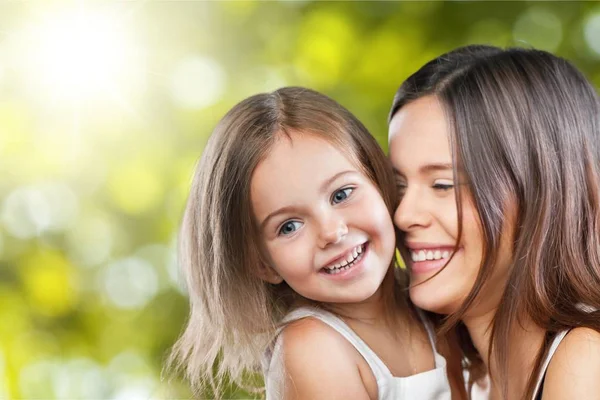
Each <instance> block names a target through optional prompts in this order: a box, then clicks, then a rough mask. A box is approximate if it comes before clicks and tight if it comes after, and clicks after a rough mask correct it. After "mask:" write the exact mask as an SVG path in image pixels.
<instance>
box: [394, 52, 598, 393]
mask: <svg viewBox="0 0 600 400" xmlns="http://www.w3.org/2000/svg"><path fill="white" fill-rule="evenodd" d="M389 139H390V155H391V159H392V163H393V164H394V168H395V170H396V172H397V179H398V182H399V187H400V193H401V196H402V199H401V202H400V205H399V207H398V209H397V210H396V213H395V216H394V221H395V223H396V225H397V226H398V227H399V228H400V229H401V230H402V233H403V234H402V237H401V240H402V245H401V246H400V247H401V251H402V252H403V254H404V255H405V256H406V257H407V258H408V259H409V260H411V261H410V262H409V269H410V275H411V289H410V297H411V299H412V301H413V302H414V304H415V305H417V306H419V307H421V308H424V309H426V310H429V311H432V312H435V313H438V314H443V315H447V316H448V317H447V326H446V328H449V327H452V326H454V325H456V324H458V328H457V329H458V330H459V334H460V336H461V337H462V338H463V339H464V340H463V350H464V354H465V355H466V356H467V358H468V361H469V362H468V363H467V365H468V368H469V369H470V372H471V375H470V376H471V377H472V378H473V379H475V380H476V379H477V378H479V377H481V376H483V375H485V373H486V372H489V374H490V377H491V397H492V398H494V399H500V398H502V399H578V400H582V399H591V398H595V399H597V398H598V393H600V379H598V378H599V377H600V311H598V309H600V106H599V102H598V96H597V94H596V92H595V90H594V88H593V87H592V85H591V84H590V83H589V82H588V81H587V80H586V79H585V78H584V77H583V75H582V74H581V73H580V72H579V71H577V70H576V69H575V68H574V67H573V66H572V65H571V64H569V63H568V62H567V61H565V60H563V59H561V58H558V57H556V56H553V55H551V54H549V53H546V52H543V51H537V50H531V49H518V48H517V49H509V50H501V49H498V48H494V47H488V46H469V47H466V48H462V49H458V50H455V51H453V52H450V53H448V54H444V55H442V56H440V57H439V58H437V59H435V60H433V61H431V62H429V63H428V64H426V65H425V66H423V67H422V68H421V69H420V70H419V71H417V72H416V73H415V74H414V75H412V76H411V77H409V78H408V79H407V80H406V81H405V82H404V83H403V84H402V86H401V87H400V89H399V90H398V92H397V94H396V97H395V99H394V103H393V106H392V110H391V113H390V136H389ZM467 331H468V332H467Z"/></svg>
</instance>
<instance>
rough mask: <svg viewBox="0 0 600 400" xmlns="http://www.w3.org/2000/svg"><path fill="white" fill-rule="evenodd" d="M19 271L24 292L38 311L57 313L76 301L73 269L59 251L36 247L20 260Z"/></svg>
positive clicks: (51, 314)
mask: <svg viewBox="0 0 600 400" xmlns="http://www.w3.org/2000/svg"><path fill="white" fill-rule="evenodd" d="M21 271H22V279H23V283H24V285H25V289H26V293H27V294H28V297H29V299H30V301H31V304H32V306H33V308H34V309H35V310H37V311H38V312H40V313H42V314H45V315H49V316H57V315H61V314H64V313H66V312H68V311H69V310H71V309H72V307H73V306H74V305H75V302H76V300H77V296H76V292H75V290H74V287H73V286H72V282H71V280H72V279H73V276H74V269H73V268H72V266H71V265H70V264H69V262H68V261H67V260H66V258H65V257H64V256H63V255H62V254H61V253H59V252H57V251H54V250H40V251H37V252H35V253H33V254H31V255H29V256H27V257H26V258H25V259H24V260H23V262H22V268H21Z"/></svg>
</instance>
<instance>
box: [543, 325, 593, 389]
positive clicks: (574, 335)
mask: <svg viewBox="0 0 600 400" xmlns="http://www.w3.org/2000/svg"><path fill="white" fill-rule="evenodd" d="M543 393H544V397H543V398H544V399H566V398H572V399H575V398H577V399H580V400H583V399H591V398H597V396H598V393H600V332H598V331H596V330H594V329H591V328H584V327H579V328H574V329H571V330H570V331H569V333H568V334H567V335H566V336H565V337H564V339H562V341H561V342H560V344H559V345H558V347H557V348H556V352H555V353H554V355H553V356H552V359H551V361H550V364H549V365H548V370H547V373H546V379H545V381H544V391H543Z"/></svg>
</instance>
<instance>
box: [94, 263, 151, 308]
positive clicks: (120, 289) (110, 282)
mask: <svg viewBox="0 0 600 400" xmlns="http://www.w3.org/2000/svg"><path fill="white" fill-rule="evenodd" d="M102 279H103V281H102V284H103V288H104V292H105V293H106V295H107V297H108V299H109V300H110V301H111V302H112V303H113V304H114V305H116V306H117V307H119V308H124V309H135V308H140V307H143V306H144V305H145V304H146V303H147V302H148V301H150V300H151V299H152V297H154V295H155V294H156V292H157V291H158V276H157V274H156V271H155V270H154V268H153V266H152V264H150V263H148V262H147V261H145V260H142V259H139V258H135V257H129V258H125V259H122V260H119V261H115V262H114V263H112V264H110V265H108V267H107V268H106V270H105V272H104V275H103V277H102Z"/></svg>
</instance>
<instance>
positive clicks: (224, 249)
mask: <svg viewBox="0 0 600 400" xmlns="http://www.w3.org/2000/svg"><path fill="white" fill-rule="evenodd" d="M396 199H397V197H396V190H395V186H394V177H393V172H392V170H391V167H390V166H389V165H388V160H387V159H386V157H385V156H384V154H383V152H382V151H381V149H380V147H379V146H378V144H377V142H376V141H375V140H374V138H373V137H372V136H371V135H370V134H369V133H368V131H367V130H366V129H365V127H364V126H363V125H362V124H361V123H360V122H359V121H358V120H357V119H356V118H355V117H354V116H352V115H351V114H350V113H349V112H348V111H347V110H345V109H344V108H343V107H341V106H340V105H339V104H337V103H336V102H334V101H333V100H331V99H329V98H327V97H325V96H323V95H321V94H319V93H316V92H314V91H312V90H308V89H303V88H293V87H290V88H283V89H279V90H277V91H275V92H273V93H269V94H259V95H256V96H253V97H250V98H248V99H246V100H244V101H242V102H241V103H239V104H238V105H236V106H235V107H234V108H233V109H232V110H231V111H229V112H228V113H227V115H225V117H224V118H223V119H222V120H221V121H220V122H219V124H218V125H217V127H216V129H215V130H214V132H213V134H212V136H211V138H210V140H209V142H208V144H207V146H206V148H205V150H204V153H203V155H202V159H201V161H200V163H199V165H198V167H197V170H196V174H195V176H194V181H193V185H192V189H191V193H190V196H189V199H188V203H187V208H186V211H185V215H184V219H183V225H182V230H181V237H180V240H181V262H182V264H183V268H184V273H185V276H186V279H187V286H188V290H189V295H190V305H191V314H190V319H189V322H188V325H187V327H186V329H185V332H184V333H183V335H182V337H181V338H180V340H179V341H178V343H177V344H176V346H175V348H174V353H173V356H172V357H174V358H175V359H177V360H178V362H179V363H180V364H182V365H184V367H185V369H186V374H187V376H188V377H189V379H190V380H191V382H192V384H193V385H194V386H195V387H196V388H197V389H202V388H203V387H204V384H206V383H207V382H208V383H211V385H212V389H213V390H216V391H217V394H216V396H217V397H218V396H219V394H218V390H219V389H220V383H221V382H222V380H223V378H228V379H231V380H233V381H235V382H236V383H238V384H242V385H243V384H244V383H245V382H244V379H243V378H244V377H247V376H248V373H252V372H256V371H259V370H260V368H261V363H262V369H263V372H264V378H265V386H266V396H267V398H269V399H283V398H285V399H350V398H351V399H398V398H406V399H433V398H435V399H447V398H450V389H449V383H448V379H447V377H446V362H445V359H444V358H443V357H442V356H440V354H438V352H437V351H436V346H435V343H434V340H433V337H432V333H431V330H430V329H429V328H427V325H423V323H422V321H421V320H420V317H419V316H418V314H417V313H416V312H415V311H414V310H413V309H412V308H411V306H410V304H409V302H408V301H407V299H406V298H405V297H407V296H406V291H404V290H403V285H405V283H404V282H405V281H404V280H403V277H402V271H401V270H399V269H397V268H394V261H393V259H394V254H395V237H396V236H395V231H394V226H393V223H392V220H391V214H392V212H393V210H394V207H395V206H396V204H397V200H396ZM265 350H266V351H265ZM213 377H214V379H213ZM246 383H247V382H246Z"/></svg>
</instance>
